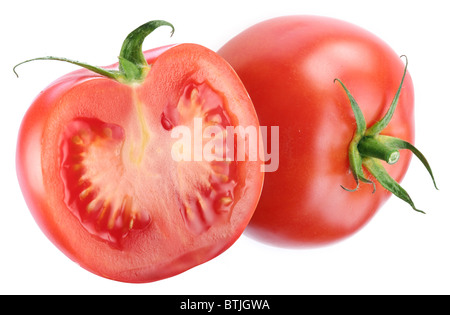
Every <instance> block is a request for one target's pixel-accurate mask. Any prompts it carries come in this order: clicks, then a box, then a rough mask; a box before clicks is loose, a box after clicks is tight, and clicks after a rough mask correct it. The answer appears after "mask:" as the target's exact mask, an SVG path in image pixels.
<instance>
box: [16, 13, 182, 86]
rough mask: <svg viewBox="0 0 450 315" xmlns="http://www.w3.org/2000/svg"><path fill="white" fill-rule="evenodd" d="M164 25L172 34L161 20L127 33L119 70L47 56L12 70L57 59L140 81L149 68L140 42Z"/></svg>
mask: <svg viewBox="0 0 450 315" xmlns="http://www.w3.org/2000/svg"><path fill="white" fill-rule="evenodd" d="M164 25H165V26H170V27H171V28H172V32H171V36H172V35H173V33H174V31H175V28H174V27H173V25H172V24H170V23H169V22H166V21H162V20H155V21H150V22H147V23H145V24H143V25H141V26H139V27H138V28H137V29H135V30H134V31H132V32H131V33H130V34H128V36H127V37H126V38H125V40H124V42H123V44H122V49H121V50H120V55H119V70H109V69H104V68H101V67H96V66H92V65H89V64H87V63H84V62H79V61H76V60H71V59H67V58H61V57H53V56H47V57H39V58H33V59H29V60H25V61H23V62H21V63H19V64H17V65H16V66H15V67H14V68H13V71H14V73H15V74H16V76H17V77H19V75H18V74H17V72H16V68H17V67H18V66H20V65H22V64H24V63H27V62H30V61H35V60H58V61H64V62H68V63H71V64H75V65H77V66H81V67H83V68H86V69H88V70H91V71H93V72H95V73H97V74H100V75H103V76H105V77H108V78H110V79H113V80H116V81H118V82H121V83H125V84H133V83H140V82H142V81H143V80H144V79H145V77H146V76H147V73H148V71H149V70H150V65H149V64H148V63H147V60H145V57H144V54H143V52H142V43H143V42H144V39H145V38H146V37H147V36H148V35H150V33H152V32H153V31H154V30H155V29H157V28H158V27H160V26H164Z"/></svg>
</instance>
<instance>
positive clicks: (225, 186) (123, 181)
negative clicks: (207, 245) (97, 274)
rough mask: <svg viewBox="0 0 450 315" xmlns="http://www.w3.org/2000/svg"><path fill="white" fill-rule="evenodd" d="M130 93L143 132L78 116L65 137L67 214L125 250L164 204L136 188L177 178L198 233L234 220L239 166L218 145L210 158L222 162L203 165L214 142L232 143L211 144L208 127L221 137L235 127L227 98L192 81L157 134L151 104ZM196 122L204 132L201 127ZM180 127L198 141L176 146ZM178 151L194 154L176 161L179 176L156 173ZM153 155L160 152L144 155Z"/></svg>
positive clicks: (181, 204)
mask: <svg viewBox="0 0 450 315" xmlns="http://www.w3.org/2000/svg"><path fill="white" fill-rule="evenodd" d="M131 94H132V102H133V105H134V108H135V113H134V115H131V116H132V117H131V118H130V122H131V123H130V124H133V122H134V125H137V126H138V127H139V128H138V131H136V130H135V129H136V128H131V127H130V128H129V129H134V130H133V132H127V130H126V129H124V128H123V127H121V126H118V125H114V124H110V123H106V122H103V121H101V120H99V119H95V118H86V117H82V118H75V119H73V120H72V121H71V122H70V123H69V124H68V125H67V126H66V127H65V130H64V132H63V133H62V135H61V140H60V148H61V171H60V176H61V178H62V180H63V183H64V186H65V194H64V200H65V203H66V205H67V207H68V209H70V211H71V212H72V213H73V214H74V215H75V216H76V217H77V218H78V220H79V221H80V223H81V224H82V226H83V227H84V228H85V229H86V230H87V231H89V232H90V233H91V234H93V235H95V236H97V237H99V238H100V239H102V240H105V241H107V242H108V243H110V245H112V246H113V247H120V246H121V245H120V244H121V241H122V240H123V239H124V238H125V237H127V235H128V234H129V233H130V231H138V230H141V229H144V228H146V227H148V226H149V225H150V224H151V217H152V214H151V213H152V209H153V208H155V207H158V205H157V204H155V203H157V201H153V202H152V203H149V202H148V198H146V197H145V195H146V193H145V192H144V191H143V190H137V189H136V188H135V187H147V186H148V185H155V187H154V188H153V189H152V190H157V188H156V187H158V185H161V184H162V183H161V182H160V181H162V180H170V181H171V182H172V183H171V186H172V188H173V189H174V190H175V191H176V194H175V195H176V196H178V200H177V201H176V202H177V204H178V208H179V211H180V213H181V215H182V217H183V220H184V222H185V224H186V227H187V228H188V229H189V230H190V231H191V232H193V233H195V234H200V233H202V232H204V231H206V230H207V229H208V228H209V227H210V226H212V225H213V224H215V223H216V222H218V221H220V220H227V218H228V217H229V215H230V212H231V209H232V206H233V203H234V189H235V187H236V185H237V181H236V170H237V169H236V163H235V162H233V161H226V160H224V159H223V154H224V152H220V151H217V152H216V151H215V150H214V148H215V146H212V147H211V149H210V150H209V153H210V154H212V155H213V157H214V156H215V155H217V156H216V157H217V159H212V160H211V161H207V162H206V163H205V161H203V153H204V151H205V150H206V149H207V146H208V145H210V144H211V141H212V142H213V144H214V142H215V141H222V144H223V142H224V140H223V139H225V138H226V137H225V136H224V135H221V136H220V137H216V136H217V135H214V137H213V139H212V140H211V139H207V138H205V130H206V129H207V128H209V127H212V126H216V127H218V129H217V130H218V131H219V132H221V133H226V128H225V127H226V126H229V125H231V122H230V118H229V116H228V114H227V112H226V109H225V105H224V104H225V102H224V100H223V97H222V96H221V95H220V93H219V92H216V91H214V90H213V89H212V88H211V87H210V86H209V84H208V83H206V82H202V83H197V82H189V83H187V84H186V85H185V87H184V88H183V89H182V91H181V95H180V97H179V99H178V102H176V103H174V104H167V106H166V107H165V110H164V111H163V113H161V127H162V128H163V129H164V132H163V133H157V132H153V131H152V126H150V125H149V124H148V122H147V121H146V119H145V115H144V106H146V104H144V103H143V101H142V100H140V99H139V97H138V96H137V92H136V88H134V87H133V88H132V93H131ZM148 106H150V105H148ZM196 120H197V121H199V123H200V126H201V129H200V130H196V129H199V128H198V126H197V125H196V124H195V122H196ZM177 126H182V127H183V128H187V130H188V131H189V132H190V133H191V135H192V136H193V140H194V141H190V142H187V143H186V142H185V141H184V142H181V143H177V142H180V140H179V139H177V138H175V139H174V134H173V133H172V131H173V130H174V128H175V127H177ZM125 128H127V126H126V127H125ZM154 128H155V127H153V129H154ZM156 128H158V126H156ZM198 137H201V138H200V140H201V141H200V143H201V147H200V150H198V143H196V142H199V140H198V139H199V138H198ZM216 138H217V139H218V140H217V139H216ZM192 142H193V143H192ZM177 144H181V145H182V146H181V147H177ZM174 148H176V149H175V150H180V151H181V154H184V153H186V152H184V151H187V152H188V153H190V154H189V155H188V159H186V160H181V161H172V163H173V164H172V166H173V167H174V169H176V171H175V172H174V174H171V172H170V171H169V170H167V173H163V172H159V173H158V172H156V171H155V165H158V164H159V163H162V162H163V161H166V163H167V159H170V158H171V157H169V156H168V154H167V153H166V154H163V153H162V152H171V151H173V150H174ZM146 150H152V151H154V152H155V154H151V155H150V154H145V152H146ZM197 151H200V152H197ZM206 151H208V150H206ZM198 154H200V159H198ZM219 155H220V156H219ZM146 157H148V158H147V159H146ZM150 157H151V158H150ZM185 157H186V156H185ZM155 159H156V160H155ZM157 159H159V160H160V161H157ZM172 159H173V157H172ZM172 175H173V176H172ZM155 178H156V180H155ZM193 187H195V189H192V188H193ZM162 207H164V205H162Z"/></svg>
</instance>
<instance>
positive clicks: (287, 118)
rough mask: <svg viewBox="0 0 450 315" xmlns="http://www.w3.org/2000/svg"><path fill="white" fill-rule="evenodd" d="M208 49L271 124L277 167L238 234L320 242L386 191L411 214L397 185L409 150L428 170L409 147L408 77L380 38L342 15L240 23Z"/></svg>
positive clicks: (353, 227)
mask: <svg viewBox="0 0 450 315" xmlns="http://www.w3.org/2000/svg"><path fill="white" fill-rule="evenodd" d="M218 53H219V54H220V55H221V56H223V57H224V58H225V59H226V60H227V61H228V62H229V63H230V64H231V65H232V67H233V68H234V69H235V71H236V72H237V73H238V75H239V76H240V78H241V80H242V81H243V82H244V85H245V87H246V88H247V91H248V92H249V94H250V97H251V99H252V101H253V103H254V106H255V108H256V111H257V113H258V117H259V120H260V123H261V125H262V126H279V168H278V170H276V171H274V172H270V173H266V176H265V184H264V188H263V192H262V195H261V199H260V202H259V204H258V207H257V210H256V212H255V214H254V216H253V218H252V220H251V222H250V224H249V227H248V229H247V232H248V235H250V236H252V237H254V238H256V239H259V240H262V241H263V242H267V243H270V244H274V245H278V246H286V247H307V246H319V245H324V244H329V243H332V242H335V241H338V240H341V239H344V238H345V237H348V236H349V235H352V234H353V233H354V232H355V231H357V230H359V229H360V228H361V227H362V226H364V225H365V224H366V223H367V222H368V221H369V220H370V219H371V218H372V217H373V215H374V214H375V213H376V211H377V209H378V208H379V207H380V206H381V205H382V204H383V203H384V202H385V201H386V199H387V198H388V197H389V196H390V195H391V192H394V193H395V194H396V195H397V196H399V197H400V198H402V199H403V200H405V201H407V202H408V203H410V204H411V206H412V207H413V208H414V209H416V210H418V209H417V208H415V206H414V204H413V203H412V200H411V198H410V197H409V195H408V194H407V193H406V191H405V190H404V189H403V188H402V187H401V186H400V185H399V184H398V181H400V180H401V179H402V178H403V177H404V175H405V173H406V171H407V168H408V165H409V162H410V159H411V152H410V151H412V152H413V153H415V154H416V155H417V156H418V157H419V158H420V159H421V161H422V162H423V163H424V164H425V166H426V167H427V169H429V165H428V163H427V162H426V160H425V159H424V157H423V155H421V154H420V152H418V150H417V149H416V148H414V147H413V146H412V144H411V142H413V141H414V113H413V106H414V91H413V83H412V80H411V76H410V74H409V72H407V71H406V66H405V64H404V61H403V60H402V59H401V58H400V57H399V56H398V55H397V54H396V53H395V52H394V51H393V50H392V49H391V48H390V47H389V46H388V45H387V44H386V43H385V42H383V41H382V40H380V39H379V38H378V37H376V36H375V35H373V34H371V33H370V32H368V31H366V30H364V29H362V28H360V27H357V26H355V25H352V24H350V23H347V22H344V21H340V20H336V19H332V18H327V17H319V16H285V17H278V18H274V19H270V20H267V21H263V22H260V23H258V24H256V25H254V26H252V27H250V28H248V29H247V30H245V31H243V32H242V33H240V34H238V35H237V36H235V37H234V38H232V39H231V40H230V41H229V42H227V43H226V44H225V45H224V46H223V47H222V48H221V49H220V50H219V51H218ZM399 86H400V87H401V88H399ZM400 92H401V93H400ZM398 93H400V94H399V95H398ZM391 102H392V103H391ZM391 104H392V105H391ZM394 110H395V114H394V115H393V116H392V112H393V111H394ZM387 112H388V113H389V114H388V115H385V114H386V113H387ZM383 117H384V118H383ZM379 121H380V123H378V124H376V127H374V128H372V127H371V126H374V125H375V123H376V122H379ZM388 122H389V124H388V125H387V126H385V125H386V124H387V123H388ZM366 127H367V128H366ZM369 127H371V128H369ZM381 127H383V128H384V129H383V128H381ZM381 129H382V130H381ZM386 135H389V136H392V137H393V138H387V137H385V136H386ZM361 139H363V140H361ZM394 139H395V140H394ZM400 139H403V140H400ZM360 140H361V141H360ZM403 148H407V149H409V150H407V151H405V153H404V155H403V153H402V157H401V158H400V159H399V160H398V162H397V159H398V157H399V152H398V149H403ZM367 149H368V150H367ZM378 149H380V150H378ZM377 151H379V152H377ZM386 154H388V157H386ZM381 157H384V159H386V160H387V161H389V162H390V163H395V162H397V163H395V165H387V163H386V162H384V161H381V159H379V158H381ZM368 170H370V172H371V174H369V173H368ZM429 172H430V173H431V169H429ZM352 174H353V176H352ZM389 174H390V175H389ZM355 179H356V183H355ZM433 180H434V179H433ZM343 188H345V189H343ZM374 188H375V192H374ZM385 188H386V189H385ZM388 189H389V190H390V191H388ZM346 190H354V191H346Z"/></svg>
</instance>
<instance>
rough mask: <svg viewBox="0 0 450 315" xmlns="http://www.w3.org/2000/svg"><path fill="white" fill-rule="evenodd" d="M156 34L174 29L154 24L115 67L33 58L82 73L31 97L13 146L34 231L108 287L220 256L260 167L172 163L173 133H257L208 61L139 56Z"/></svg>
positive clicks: (242, 93)
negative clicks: (39, 231)
mask: <svg viewBox="0 0 450 315" xmlns="http://www.w3.org/2000/svg"><path fill="white" fill-rule="evenodd" d="M161 25H168V26H170V27H172V25H171V24H169V23H167V22H164V21H152V22H149V23H146V24H144V25H142V26H141V27H139V28H138V29H136V30H135V31H133V32H132V33H130V35H129V36H128V37H127V39H126V40H125V42H124V44H123V46H122V51H121V54H120V58H119V60H120V62H119V64H118V65H113V66H110V67H106V68H98V67H93V66H89V65H86V64H81V63H79V62H76V61H70V60H67V59H64V58H55V57H48V58H37V59H51V60H63V61H68V62H71V63H75V64H79V65H81V66H83V67H85V68H87V69H82V70H79V71H76V72H73V73H70V74H68V75H66V76H64V77H62V78H60V79H59V80H57V81H56V82H54V83H53V84H51V85H50V86H49V87H48V88H46V89H45V90H44V91H43V92H42V93H41V94H40V95H39V96H38V97H37V98H36V100H35V101H34V102H33V104H32V105H31V107H30V108H29V110H28V111H27V113H26V115H25V117H24V119H23V122H22V125H21V128H20V134H19V138H18V143H17V174H18V178H19V183H20V186H21V188H22V191H23V194H24V196H25V199H26V202H27V204H28V206H29V208H30V210H31V212H32V214H33V215H34V217H35V219H36V220H37V222H38V223H39V226H40V227H41V228H42V230H43V231H44V232H45V233H46V235H47V236H48V237H49V238H50V240H51V241H52V242H54V243H55V244H56V245H57V246H58V247H59V248H60V249H61V250H62V251H63V252H64V253H65V254H66V255H67V256H68V257H70V258H71V259H72V260H74V261H75V262H77V263H78V264H80V265H81V266H82V267H84V268H86V269H87V270H89V271H91V272H93V273H96V274H98V275H101V276H103V277H106V278H110V279H114V280H118V281H126V282H148V281H155V280H159V279H162V278H166V277H169V276H173V275H175V274H178V273H180V272H183V271H185V270H187V269H189V268H192V267H194V266H196V265H198V264H201V263H203V262H206V261H208V260H210V259H212V258H213V257H215V256H217V255H218V254H220V253H221V252H223V251H224V250H226V249H227V248H228V247H229V246H230V245H231V244H233V242H234V241H236V239H237V238H238V237H239V236H240V235H241V233H242V232H243V230H244V228H245V227H246V226H247V224H248V222H249V220H250V218H251V216H252V214H253V211H254V209H255V206H256V203H257V201H258V198H259V195H260V191H261V187H262V183H263V173H262V172H261V170H260V167H261V165H262V164H261V162H259V161H249V160H244V161H235V160H232V161H227V160H225V159H220V158H219V157H218V158H217V159H208V160H206V159H195V160H189V159H178V158H176V157H177V156H178V155H179V153H180V152H179V150H180V149H182V150H186V152H191V148H190V146H189V147H187V146H186V147H181V148H180V147H179V146H176V144H177V143H178V144H179V143H182V142H180V141H181V140H180V139H179V135H178V136H176V137H174V134H173V131H174V130H176V127H180V126H182V127H184V129H182V130H184V131H186V130H187V131H188V132H190V130H191V129H192V127H193V126H194V127H195V126H197V125H198V126H200V127H201V128H203V129H200V131H205V129H206V128H208V127H211V126H213V127H215V128H216V130H219V131H221V130H225V128H226V127H227V126H235V125H240V126H244V127H246V126H254V127H255V128H257V127H258V126H259V125H258V120H257V116H256V113H255V111H254V108H253V105H252V103H251V101H250V99H249V97H248V94H247V92H246V90H245V88H244V86H243V85H242V83H241V81H240V80H239V78H238V77H237V76H236V74H235V72H234V71H233V70H232V68H231V67H230V66H229V64H228V63H226V62H225V61H224V60H223V59H222V58H221V57H220V56H219V55H217V54H216V53H214V52H212V51H210V50H208V49H206V48H204V47H202V46H199V45H194V44H180V45H176V46H170V47H169V46H168V47H162V48H157V49H154V50H150V51H147V52H145V54H143V53H142V42H143V40H144V38H145V37H146V36H147V35H148V34H149V33H150V32H151V31H153V30H154V29H155V28H156V27H158V26H161ZM172 28H173V27H172ZM194 122H196V125H195V124H194ZM201 140H202V139H201ZM206 140H207V139H206ZM186 141H187V140H186ZM194 141H195V139H194ZM211 141H212V140H211ZM208 143H209V142H205V143H203V144H204V146H206V145H207V144H208ZM201 149H202V147H200V150H201ZM203 149H204V147H203ZM177 154H178V155H177ZM214 154H215V153H214V152H212V155H213V157H214ZM181 157H186V155H181ZM187 157H188V158H189V157H190V155H189V154H188V155H187Z"/></svg>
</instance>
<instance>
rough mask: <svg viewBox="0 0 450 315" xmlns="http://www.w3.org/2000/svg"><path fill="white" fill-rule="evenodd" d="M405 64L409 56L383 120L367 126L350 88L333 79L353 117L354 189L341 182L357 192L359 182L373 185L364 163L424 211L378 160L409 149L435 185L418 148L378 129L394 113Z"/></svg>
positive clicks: (389, 159) (350, 151)
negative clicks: (346, 100) (347, 101)
mask: <svg viewBox="0 0 450 315" xmlns="http://www.w3.org/2000/svg"><path fill="white" fill-rule="evenodd" d="M402 57H404V56H402ZM405 58H406V57H405ZM407 67H408V59H406V64H405V68H404V71H403V76H402V79H401V82H400V86H399V88H398V89H397V92H396V94H395V96H394V98H393V100H392V103H391V105H390V107H389V109H388V111H387V113H386V114H385V115H384V117H383V118H382V119H380V120H379V121H378V122H376V123H375V124H373V125H372V126H371V127H370V128H368V129H367V128H366V121H365V118H364V115H363V114H362V111H361V109H360V107H359V105H358V103H357V102H356V100H355V99H354V98H353V96H352V95H351V93H350V91H349V90H348V89H347V88H346V87H345V85H344V84H343V83H342V82H341V81H340V80H339V79H335V82H339V84H340V85H341V86H342V87H343V89H344V91H345V93H346V94H347V97H348V99H349V101H350V105H351V107H352V110H353V114H354V115H355V120H356V130H355V134H354V136H353V139H352V140H351V141H350V144H349V148H348V156H349V163H350V169H351V171H352V174H353V176H354V178H355V181H356V188H355V189H353V190H350V189H347V188H345V187H343V186H342V185H341V187H342V188H344V189H345V190H348V191H356V190H357V189H358V188H359V182H360V181H362V182H365V183H370V184H372V185H374V183H373V182H372V181H370V180H368V179H367V178H366V175H365V174H364V170H363V166H364V168H365V169H366V170H367V171H368V172H369V173H370V174H371V175H372V177H373V178H375V180H376V181H378V182H379V183H380V184H381V185H382V186H383V187H384V188H385V189H387V190H389V191H390V192H392V193H393V194H394V195H395V196H397V197H399V198H400V199H402V200H404V201H406V202H407V203H409V205H410V206H411V207H412V208H413V209H414V210H416V211H418V212H423V211H421V210H418V209H417V208H416V207H415V205H414V203H413V201H412V199H411V197H410V196H409V195H408V193H407V192H406V190H404V189H403V188H402V187H401V186H400V184H399V183H397V182H396V181H395V180H394V179H393V178H392V177H391V176H389V174H388V173H387V171H386V170H385V168H384V167H383V165H382V163H381V160H382V161H385V162H387V163H388V164H395V163H396V162H397V161H398V160H399V158H400V153H399V151H398V150H400V149H406V150H410V151H411V152H412V153H414V155H415V156H416V157H418V158H419V160H420V161H421V162H422V164H423V165H424V166H425V168H426V169H427V170H428V173H429V174H430V175H431V178H432V179H433V183H434V186H435V187H436V189H437V186H436V182H435V180H434V176H433V173H432V171H431V167H430V165H429V164H428V161H427V160H426V159H425V156H424V155H423V154H422V153H421V152H420V151H419V150H418V149H417V148H415V147H414V146H413V145H412V144H410V143H408V142H406V141H404V140H402V139H398V138H394V137H390V136H385V135H380V132H382V131H383V129H384V128H386V127H387V125H388V124H389V122H390V121H391V118H392V116H393V115H394V112H395V109H396V107H397V104H398V100H399V98H400V92H401V89H402V86H403V82H404V79H405V76H406V73H407ZM374 188H375V185H374Z"/></svg>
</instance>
